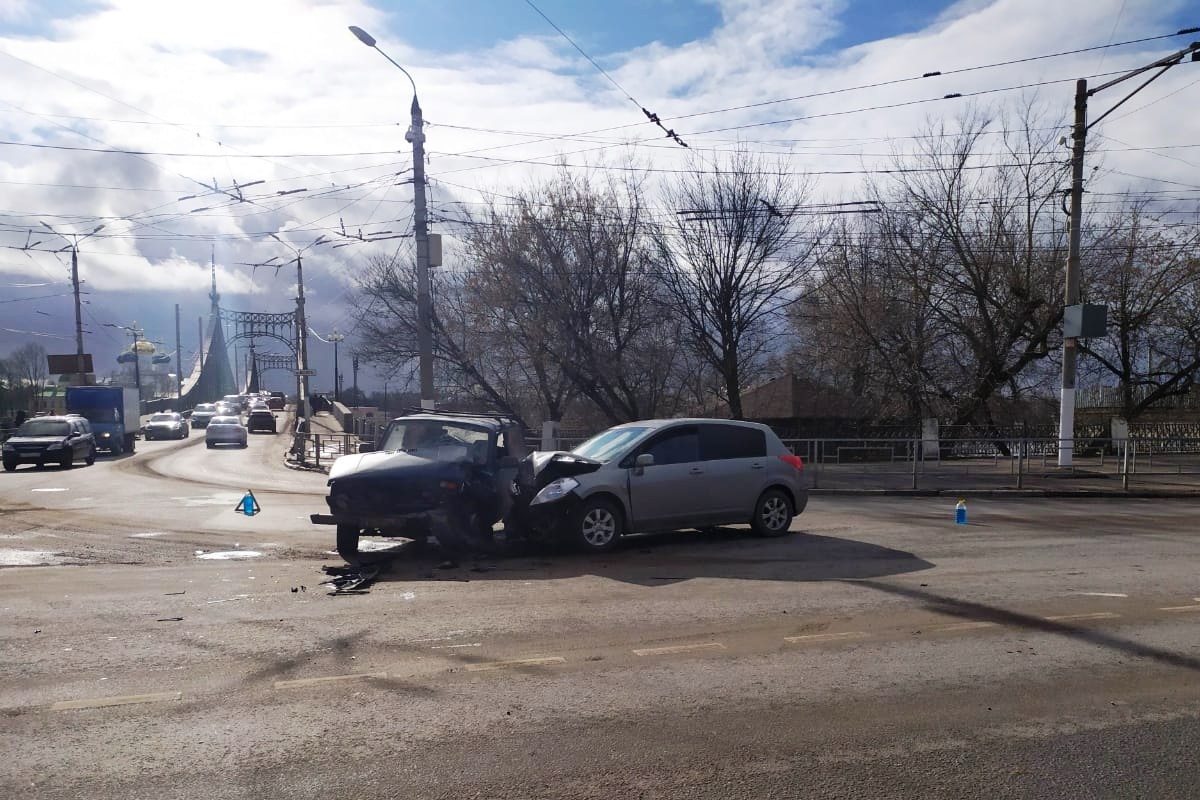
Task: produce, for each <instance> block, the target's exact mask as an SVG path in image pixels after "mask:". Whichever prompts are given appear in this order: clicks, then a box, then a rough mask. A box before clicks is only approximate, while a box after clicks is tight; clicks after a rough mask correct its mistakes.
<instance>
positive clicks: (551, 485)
mask: <svg viewBox="0 0 1200 800" xmlns="http://www.w3.org/2000/svg"><path fill="white" fill-rule="evenodd" d="M601 466H603V464H602V462H600V461H596V460H594V459H591V458H585V457H584V456H580V455H576V454H575V453H570V452H563V451H552V452H535V453H530V454H529V455H528V456H526V457H525V458H523V459H521V462H520V464H518V466H517V477H516V478H515V479H514V480H513V482H512V486H511V487H510V491H511V493H512V506H511V509H510V511H509V515H508V517H507V518H506V519H505V523H504V526H505V530H512V531H514V532H517V533H519V534H521V535H524V536H526V537H528V538H531V539H541V540H545V539H551V538H554V537H555V536H556V535H557V534H558V533H559V532H560V530H561V529H562V528H563V527H564V526H565V525H566V523H567V522H568V521H569V520H570V518H571V515H572V513H574V511H575V510H576V509H577V508H578V507H579V503H580V502H581V498H580V497H579V495H578V494H576V493H575V490H576V489H577V488H578V486H579V481H577V480H575V477H576V476H578V475H586V474H588V473H591V472H595V471H596V470H598V469H600V467H601Z"/></svg>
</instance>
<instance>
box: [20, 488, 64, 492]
mask: <svg viewBox="0 0 1200 800" xmlns="http://www.w3.org/2000/svg"><path fill="white" fill-rule="evenodd" d="M29 491H31V492H69V491H71V490H70V489H60V488H57V487H56V488H52V489H30V490H29Z"/></svg>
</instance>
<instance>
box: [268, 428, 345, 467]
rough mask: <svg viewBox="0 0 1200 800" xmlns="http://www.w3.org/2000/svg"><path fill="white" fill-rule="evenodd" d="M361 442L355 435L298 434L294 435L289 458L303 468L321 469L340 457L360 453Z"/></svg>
mask: <svg viewBox="0 0 1200 800" xmlns="http://www.w3.org/2000/svg"><path fill="white" fill-rule="evenodd" d="M361 441H362V440H360V439H359V437H358V435H357V434H354V433H300V432H296V433H293V434H292V446H291V448H290V449H289V450H288V455H287V457H288V460H289V461H292V462H294V463H296V464H299V465H301V466H312V467H316V468H318V469H321V468H325V467H328V466H329V465H330V464H332V463H333V461H334V459H336V458H337V457H338V456H344V455H349V454H352V453H358V452H360V450H359V447H360V443H361Z"/></svg>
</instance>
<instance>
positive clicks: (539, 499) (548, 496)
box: [529, 478, 579, 506]
mask: <svg viewBox="0 0 1200 800" xmlns="http://www.w3.org/2000/svg"><path fill="white" fill-rule="evenodd" d="M577 486H579V481H577V480H575V479H574V478H559V479H558V480H556V481H551V482H550V483H548V484H546V485H545V486H544V487H542V490H541V491H540V492H538V493H537V494H536V495H535V496H534V498H533V500H531V501H530V502H529V505H531V506H533V505H537V504H538V503H553V502H554V501H556V500H562V499H563V498H564V497H566V496H567V494H569V493H570V492H572V491H574V490H575V488H576V487H577Z"/></svg>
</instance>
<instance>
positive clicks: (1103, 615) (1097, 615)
mask: <svg viewBox="0 0 1200 800" xmlns="http://www.w3.org/2000/svg"><path fill="white" fill-rule="evenodd" d="M1119 616H1121V615H1120V614H1114V613H1112V612H1111V611H1095V612H1093V613H1091V614H1063V615H1061V616H1057V617H1046V620H1047V621H1049V622H1070V621H1071V620H1084V619H1116V618H1117V617H1119Z"/></svg>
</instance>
